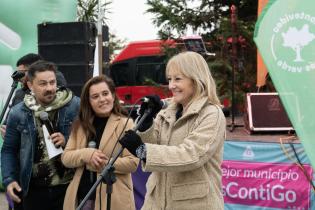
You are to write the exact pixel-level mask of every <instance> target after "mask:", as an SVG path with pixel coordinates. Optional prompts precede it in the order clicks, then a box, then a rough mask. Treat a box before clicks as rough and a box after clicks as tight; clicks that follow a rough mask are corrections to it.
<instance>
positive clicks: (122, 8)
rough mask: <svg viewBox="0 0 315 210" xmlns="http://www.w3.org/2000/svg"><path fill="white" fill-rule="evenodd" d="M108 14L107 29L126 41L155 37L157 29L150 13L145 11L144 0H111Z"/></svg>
mask: <svg viewBox="0 0 315 210" xmlns="http://www.w3.org/2000/svg"><path fill="white" fill-rule="evenodd" d="M112 2H113V3H112V4H111V5H110V6H109V7H110V11H111V12H112V14H108V15H107V17H108V18H109V20H108V21H107V23H108V26H109V30H110V31H111V32H112V33H114V34H116V35H117V36H118V38H120V39H124V38H126V39H127V41H139V40H150V39H157V38H158V37H157V32H158V29H157V28H156V27H154V25H153V23H152V20H151V19H152V17H153V15H152V14H148V13H145V10H146V8H147V5H146V4H145V3H146V0H112Z"/></svg>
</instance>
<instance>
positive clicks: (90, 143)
mask: <svg viewBox="0 0 315 210" xmlns="http://www.w3.org/2000/svg"><path fill="white" fill-rule="evenodd" d="M88 148H94V149H95V148H96V142H95V141H89V143H88ZM90 182H91V183H93V182H94V173H93V171H90Z"/></svg>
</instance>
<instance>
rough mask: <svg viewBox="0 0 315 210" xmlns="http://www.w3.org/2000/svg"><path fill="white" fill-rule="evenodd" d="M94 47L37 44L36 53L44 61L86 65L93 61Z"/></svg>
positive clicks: (85, 45) (86, 45)
mask: <svg viewBox="0 0 315 210" xmlns="http://www.w3.org/2000/svg"><path fill="white" fill-rule="evenodd" d="M94 50H95V46H94V45H89V44H87V43H86V44H72V43H66V44H60V43H54V44H39V45H38V52H39V54H40V55H41V56H42V57H43V58H44V59H45V60H49V61H52V62H54V63H56V64H57V65H58V64H66V63H76V64H86V63H93V61H94Z"/></svg>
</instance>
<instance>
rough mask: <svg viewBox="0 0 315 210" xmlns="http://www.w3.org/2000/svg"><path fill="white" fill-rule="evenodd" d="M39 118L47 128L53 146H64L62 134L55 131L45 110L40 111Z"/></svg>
mask: <svg viewBox="0 0 315 210" xmlns="http://www.w3.org/2000/svg"><path fill="white" fill-rule="evenodd" d="M39 118H40V120H41V121H42V123H43V124H44V125H45V127H46V128H47V130H48V133H49V135H50V138H51V141H52V143H53V144H54V145H55V147H56V148H59V147H60V146H65V144H66V141H65V137H64V135H63V134H62V133H60V132H55V129H54V127H53V126H52V123H51V122H50V120H49V118H48V113H47V112H45V111H43V112H41V113H40V114H39Z"/></svg>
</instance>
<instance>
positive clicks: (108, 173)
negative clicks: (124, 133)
mask: <svg viewBox="0 0 315 210" xmlns="http://www.w3.org/2000/svg"><path fill="white" fill-rule="evenodd" d="M151 112H152V109H151V108H148V109H147V110H145V112H144V114H143V115H142V117H141V118H140V120H139V122H138V123H137V125H136V126H135V127H134V128H133V129H132V130H133V131H137V130H138V129H139V127H140V125H141V124H142V123H143V121H144V120H145V118H146V117H147V116H148V115H149V114H150V113H151ZM123 150H124V148H123V147H121V148H120V149H119V150H118V152H117V154H116V155H115V156H114V157H113V158H111V159H110V161H109V162H108V164H107V165H106V166H105V168H104V169H103V171H102V172H101V174H100V176H99V177H98V178H97V180H96V182H95V183H94V184H93V186H92V187H91V189H90V190H89V192H88V193H87V194H86V196H85V197H84V199H83V200H82V201H81V203H80V205H79V206H78V207H77V208H76V210H81V209H82V207H83V206H84V204H85V203H86V201H87V200H88V199H89V198H90V196H91V194H92V193H93V192H94V191H95V189H96V187H97V186H98V185H99V184H100V183H101V181H104V182H105V183H106V185H107V186H106V193H107V210H110V208H111V193H112V185H113V183H114V182H115V181H116V177H115V174H114V170H115V168H114V163H115V161H116V160H117V158H118V157H119V156H120V155H121V153H122V152H123ZM100 199H101V198H100Z"/></svg>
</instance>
